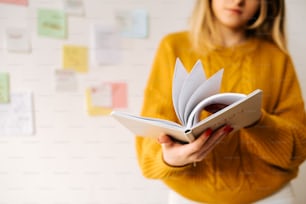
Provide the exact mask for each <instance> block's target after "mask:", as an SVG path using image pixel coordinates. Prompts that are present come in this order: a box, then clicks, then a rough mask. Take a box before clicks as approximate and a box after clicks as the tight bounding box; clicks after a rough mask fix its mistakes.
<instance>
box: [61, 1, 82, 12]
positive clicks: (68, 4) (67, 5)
mask: <svg viewBox="0 0 306 204" xmlns="http://www.w3.org/2000/svg"><path fill="white" fill-rule="evenodd" d="M63 4H64V10H65V11H66V13H67V14H69V15H78V16H81V15H83V14H84V4H83V0H63Z"/></svg>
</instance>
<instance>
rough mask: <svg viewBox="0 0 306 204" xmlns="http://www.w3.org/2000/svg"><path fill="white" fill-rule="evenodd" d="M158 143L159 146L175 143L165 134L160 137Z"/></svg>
mask: <svg viewBox="0 0 306 204" xmlns="http://www.w3.org/2000/svg"><path fill="white" fill-rule="evenodd" d="M157 141H158V143H159V144H164V145H171V144H172V143H173V141H172V139H171V138H170V137H169V136H168V135H165V134H161V135H160V136H158V138H157Z"/></svg>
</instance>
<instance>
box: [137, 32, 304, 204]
mask: <svg viewBox="0 0 306 204" xmlns="http://www.w3.org/2000/svg"><path fill="white" fill-rule="evenodd" d="M188 39H189V38H188V33H187V32H180V33H173V34H169V35H167V36H165V37H164V38H163V39H162V41H161V43H160V45H159V48H158V50H157V53H156V56H155V60H154V62H153V65H152V71H151V73H150V76H149V79H148V83H147V86H146V89H145V93H144V102H143V108H142V115H143V116H149V117H157V118H163V119H167V120H172V121H175V122H178V119H177V117H176V115H175V111H174V109H173V105H172V99H171V91H172V76H173V72H174V66H175V61H176V58H177V57H179V58H180V59H181V61H182V62H183V64H184V66H185V67H186V69H187V71H190V70H191V69H192V67H193V65H194V64H195V63H196V61H197V60H198V59H200V60H201V62H202V64H203V67H204V71H205V73H206V76H207V77H209V76H211V75H213V74H214V73H216V72H217V71H218V70H220V69H222V68H224V74H223V79H222V84H221V92H239V93H245V94H248V93H250V92H252V91H254V90H255V89H262V90H263V101H262V110H261V111H262V116H261V119H260V120H259V122H258V123H257V124H256V125H254V126H252V127H248V128H244V129H242V130H240V131H237V132H235V133H232V134H229V135H228V136H227V137H226V138H225V139H223V140H222V141H221V142H220V143H219V144H218V145H217V146H216V147H215V148H214V150H213V151H212V152H211V153H209V154H208V155H207V157H206V158H205V159H204V160H203V161H202V162H199V163H197V165H196V166H193V165H187V166H184V167H172V166H169V165H167V164H166V163H165V162H164V161H163V158H162V150H161V146H160V144H158V143H157V141H156V140H154V139H151V138H144V137H139V136H136V150H137V156H138V161H139V166H140V168H141V170H142V172H143V175H144V176H145V177H147V178H152V179H161V180H162V181H163V182H164V183H165V184H166V185H168V186H169V187H170V188H172V189H173V190H174V191H176V192H178V193H179V194H181V195H182V196H185V197H186V198H189V199H191V200H194V201H198V202H206V203H218V204H219V203H224V204H226V203H228V204H236V203H237V204H238V203H239V204H242V203H251V202H254V201H256V200H259V199H261V198H264V197H266V196H269V195H271V194H272V193H274V192H275V191H277V190H278V189H280V188H281V187H283V186H284V185H285V184H287V183H288V182H289V181H290V180H292V179H293V178H295V177H296V176H297V173H298V167H299V165H300V164H301V163H302V162H303V161H304V160H305V158H306V127H305V126H306V117H305V109H304V102H303V99H302V95H301V90H300V87H299V83H298V80H297V76H296V73H295V70H294V67H293V63H292V61H291V58H290V56H288V55H287V54H285V53H283V52H282V51H281V50H280V49H278V48H277V47H276V46H275V45H274V44H272V43H270V42H266V41H263V40H258V39H251V40H248V41H247V42H245V43H243V44H241V45H238V46H235V47H231V48H219V49H217V50H215V51H212V52H210V53H208V54H206V55H205V56H201V55H199V54H197V53H195V52H193V51H192V50H191V44H190V42H189V40H188Z"/></svg>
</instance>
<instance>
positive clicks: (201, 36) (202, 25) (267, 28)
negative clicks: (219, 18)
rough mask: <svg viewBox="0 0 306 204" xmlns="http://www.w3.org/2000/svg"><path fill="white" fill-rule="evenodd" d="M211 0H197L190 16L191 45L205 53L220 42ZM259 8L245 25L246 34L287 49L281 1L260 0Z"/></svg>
mask: <svg viewBox="0 0 306 204" xmlns="http://www.w3.org/2000/svg"><path fill="white" fill-rule="evenodd" d="M211 1H212V0H197V1H196V4H195V7H194V10H193V13H192V16H191V19H190V26H191V29H190V38H191V43H192V46H193V48H194V49H195V50H196V51H197V52H199V53H205V52H207V51H209V50H213V49H215V48H216V47H217V46H219V45H221V42H222V41H221V37H220V35H218V30H217V28H216V27H215V25H214V20H215V19H214V14H213V12H212V6H211ZM260 1H261V2H260V8H259V10H258V12H257V13H256V14H255V16H254V18H252V19H251V20H250V22H249V25H248V26H247V27H246V35H247V37H256V38H261V39H265V40H268V41H270V42H273V43H275V44H276V45H277V46H278V47H279V48H280V49H281V50H283V51H285V52H287V40H286V33H285V3H284V0H260Z"/></svg>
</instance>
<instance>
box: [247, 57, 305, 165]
mask: <svg viewBox="0 0 306 204" xmlns="http://www.w3.org/2000/svg"><path fill="white" fill-rule="evenodd" d="M285 64H286V65H285V69H284V70H285V71H284V72H283V74H282V75H283V76H282V79H281V80H279V81H280V83H279V87H280V92H277V91H276V92H275V96H274V97H276V101H277V102H276V103H275V108H274V110H273V111H272V112H271V111H270V112H268V111H266V110H264V109H263V110H262V117H261V119H260V121H259V123H257V125H255V126H253V127H250V128H245V129H243V130H242V131H241V136H242V137H243V139H244V141H245V144H246V145H247V147H248V149H249V151H250V152H251V153H253V154H255V155H256V156H258V157H259V158H260V159H262V160H263V161H264V162H266V163H267V164H268V165H271V166H274V167H276V168H280V169H283V170H293V169H296V168H298V166H299V165H300V164H301V163H302V162H303V161H304V160H305V158H306V127H305V126H306V117H305V109H304V102H303V98H302V94H301V90H300V87H299V83H298V79H297V76H296V74H295V71H294V68H293V65H292V62H291V59H290V58H288V60H287V61H286V63H285Z"/></svg>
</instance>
